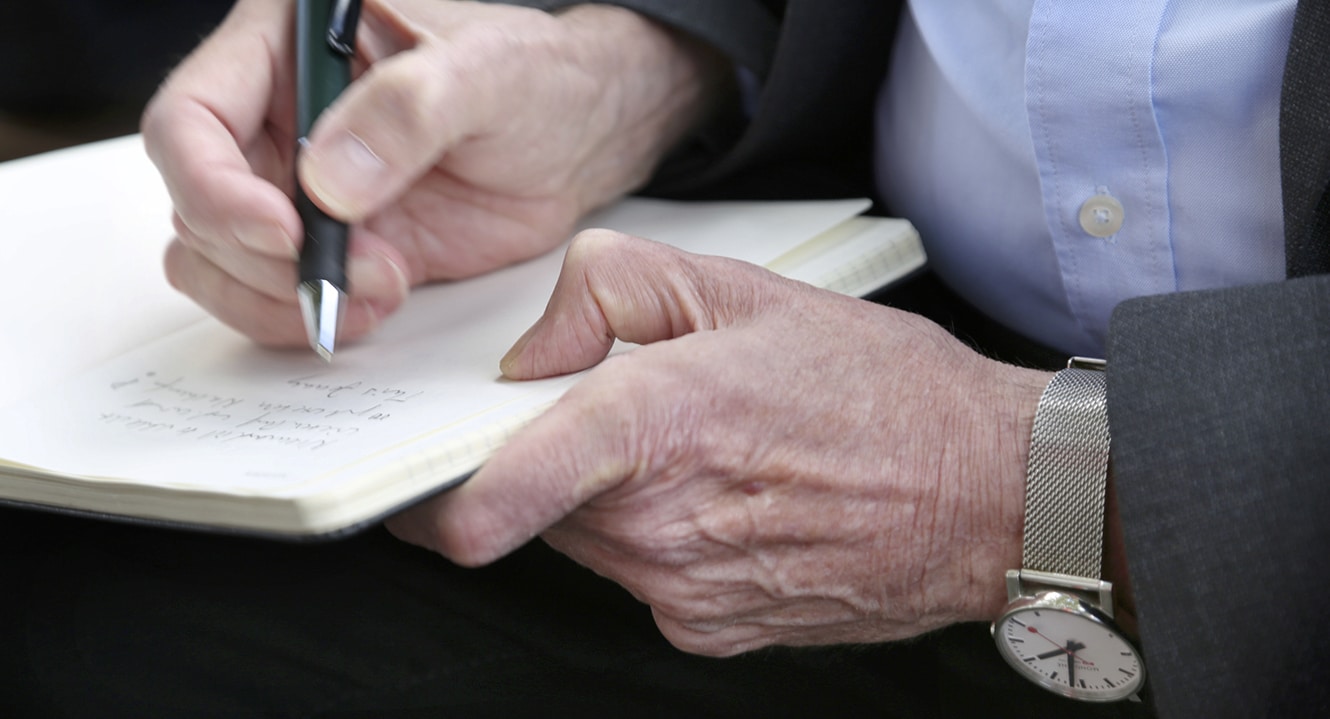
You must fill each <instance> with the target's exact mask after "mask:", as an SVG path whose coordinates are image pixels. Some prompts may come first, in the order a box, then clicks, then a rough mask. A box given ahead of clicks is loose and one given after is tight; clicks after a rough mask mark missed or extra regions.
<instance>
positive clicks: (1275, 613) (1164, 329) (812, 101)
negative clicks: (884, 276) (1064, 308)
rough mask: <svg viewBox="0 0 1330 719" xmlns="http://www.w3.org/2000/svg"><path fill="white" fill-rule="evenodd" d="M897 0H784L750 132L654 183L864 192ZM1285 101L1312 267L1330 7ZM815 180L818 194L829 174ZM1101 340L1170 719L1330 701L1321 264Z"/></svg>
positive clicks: (1327, 168) (739, 43) (675, 188)
mask: <svg viewBox="0 0 1330 719" xmlns="http://www.w3.org/2000/svg"><path fill="white" fill-rule="evenodd" d="M736 4H740V3H736ZM633 5H634V6H636V7H637V8H638V9H642V10H645V11H647V12H652V11H653V10H652V8H653V7H655V6H666V5H670V3H669V2H665V1H662V2H657V3H648V2H642V0H637V1H636V2H634V3H633ZM896 11H897V7H896V4H895V3H883V2H870V1H867V0H866V1H864V2H836V3H820V2H812V1H811V0H792V1H791V2H789V3H787V7H785V8H784V18H783V19H784V22H783V24H782V30H781V35H780V43H779V44H778V46H777V50H776V54H775V57H774V59H773V60H771V61H770V62H769V63H768V66H769V67H770V68H771V69H770V72H769V73H768V74H767V75H766V76H765V83H766V84H765V91H764V93H763V96H762V98H761V102H760V105H759V107H758V110H757V114H756V115H755V117H754V118H753V121H752V125H751V127H750V128H749V129H748V132H747V134H745V135H744V136H743V137H742V138H741V139H740V140H739V141H738V142H737V144H736V145H735V146H734V147H733V148H732V150H731V151H730V153H729V154H728V155H725V156H722V157H720V158H719V159H717V160H715V161H714V162H713V163H712V164H711V167H710V169H709V170H708V171H706V172H704V173H702V174H700V175H697V177H700V178H701V180H700V181H698V182H695V183H694V184H671V183H668V182H666V183H662V184H660V185H658V186H657V188H658V189H660V190H663V191H666V192H675V193H679V192H682V193H684V194H688V193H692V192H697V191H698V190H699V188H700V187H705V188H708V189H709V191H711V192H720V193H722V194H723V193H725V192H727V188H729V187H737V188H740V189H739V190H738V191H739V192H740V193H743V192H745V191H747V190H748V189H749V188H751V187H752V186H753V185H752V183H751V181H750V173H753V172H756V173H757V174H759V175H761V176H764V177H768V178H770V177H773V176H775V177H779V178H781V179H780V180H778V181H777V182H784V183H788V184H785V185H784V186H783V189H784V191H785V192H786V193H790V194H799V192H800V191H801V190H802V189H803V188H801V187H800V185H799V183H798V181H797V180H795V179H793V178H795V177H797V176H798V175H799V171H800V170H801V169H802V168H804V167H805V166H807V165H808V164H813V165H819V163H823V162H824V161H830V162H831V163H832V164H833V170H832V174H833V175H835V173H841V174H840V175H839V176H838V178H839V179H840V180H842V181H844V183H845V184H847V185H848V186H849V187H850V188H851V189H854V188H855V185H856V183H859V182H861V181H862V176H861V175H859V174H857V172H856V171H857V170H858V169H859V166H858V165H857V164H856V162H855V156H856V154H857V156H858V157H859V158H867V157H869V156H870V152H871V150H870V147H871V144H870V140H869V138H868V137H867V136H866V133H867V132H868V128H866V127H863V126H860V125H858V124H855V123H847V122H846V121H845V119H844V114H845V113H859V114H861V115H862V116H864V117H868V116H871V109H870V105H869V103H870V102H871V97H872V92H873V91H874V90H876V89H877V87H878V83H880V81H881V74H880V70H881V67H882V65H881V63H882V62H884V61H885V60H886V58H887V55H888V49H887V48H888V38H889V37H890V35H889V34H888V30H889V28H890V27H891V25H892V19H893V17H894V15H895V13H896ZM662 19H664V20H666V21H668V22H675V23H676V24H679V25H680V26H681V27H683V28H684V29H687V30H690V31H695V30H696V29H697V26H696V25H695V24H691V23H690V22H689V21H687V20H680V19H679V18H678V17H677V16H675V17H672V18H662ZM707 32H708V35H709V37H711V38H724V41H725V42H728V43H730V44H731V45H730V46H728V47H729V52H730V55H731V57H734V58H736V59H737V58H742V57H745V56H746V54H748V52H749V51H745V50H741V49H739V48H742V47H744V46H745V44H746V43H753V42H754V38H753V37H751V36H749V35H748V34H747V33H746V32H745V29H744V28H742V27H731V28H728V29H726V30H725V31H722V30H720V29H717V28H715V27H711V28H709V29H708V31H707ZM847 57H848V58H855V61H854V62H847V60H846V58H847ZM861 74H862V75H861ZM863 75H870V76H871V81H862V80H861V76H863ZM851 76H853V77H851ZM1281 110H1282V112H1281V154H1282V162H1283V192H1284V218H1285V226H1286V237H1287V245H1288V251H1287V260H1288V265H1289V272H1290V275H1291V276H1299V275H1318V273H1325V272H1327V271H1328V270H1330V193H1327V192H1326V190H1327V184H1328V183H1330V3H1326V2H1320V1H1319V0H1317V1H1315V2H1312V1H1308V0H1304V2H1303V3H1301V5H1300V7H1299V8H1298V12H1297V18H1296V21H1295V27H1294V31H1293V39H1292V42H1291V44H1290V51H1289V59H1288V67H1287V72H1286V75H1285V78H1284V83H1283V99H1282V107H1281ZM823 122H826V123H829V124H827V125H823V124H822V123H823ZM771 166H781V167H782V168H783V169H794V170H795V172H794V174H793V175H791V174H781V173H779V172H776V173H774V174H773V172H772V171H771V170H770V167H771ZM808 176H809V177H812V178H815V179H816V180H817V182H818V183H819V184H818V185H817V187H815V188H814V191H815V192H816V191H821V190H823V189H825V186H824V185H822V184H820V183H822V182H823V181H824V180H825V177H826V175H825V174H823V173H821V172H818V171H814V172H812V173H809V174H808ZM703 183H705V184H703ZM830 186H832V187H837V186H840V185H837V184H835V183H832V184H831V185H830ZM766 189H768V190H769V189H771V188H770V187H768V188H766ZM858 190H859V191H860V192H864V193H867V192H869V189H868V186H867V185H859V186H858ZM888 210H889V208H888ZM925 240H927V238H925ZM1109 347H1110V349H1109V352H1108V359H1109V367H1110V369H1109V404H1110V419H1111V426H1112V435H1113V465H1114V473H1115V482H1116V486H1117V490H1118V493H1119V499H1120V502H1121V504H1122V513H1123V518H1124V521H1125V523H1126V524H1125V529H1126V536H1127V549H1128V554H1129V559H1130V566H1131V572H1132V577H1133V581H1134V584H1135V588H1136V593H1137V598H1138V602H1139V612H1140V618H1141V622H1142V627H1143V630H1144V644H1145V650H1146V654H1147V663H1148V666H1149V668H1150V670H1151V674H1152V678H1151V681H1150V686H1151V692H1152V694H1153V695H1154V697H1155V700H1156V703H1157V706H1158V708H1159V710H1160V713H1161V715H1163V716H1169V717H1191V716H1198V717H1199V716H1205V717H1220V716H1262V715H1266V716H1294V715H1298V716H1303V715H1307V716H1310V715H1318V714H1319V715H1330V688H1328V687H1330V662H1328V661H1327V659H1330V657H1328V656H1327V653H1328V652H1330V649H1327V647H1330V635H1328V632H1330V629H1327V626H1330V620H1328V619H1327V616H1326V614H1327V613H1326V612H1325V611H1324V610H1321V609H1319V607H1320V605H1321V604H1322V603H1323V601H1324V600H1323V599H1322V598H1323V597H1324V596H1325V593H1326V592H1325V590H1327V589H1330V529H1327V528H1328V527H1330V426H1328V423H1327V420H1328V419H1330V410H1327V407H1330V359H1327V358H1330V277H1327V276H1325V275H1324V274H1319V275H1318V276H1312V277H1308V278H1306V279H1303V280H1299V281H1296V282H1295V281H1288V282H1284V283H1277V284H1272V285H1267V286H1263V287H1248V288H1239V289H1233V290H1226V291H1215V292H1206V293H1184V294H1177V295H1172V296H1164V297H1153V298H1143V299H1140V300H1136V301H1132V302H1128V303H1125V304H1124V306H1122V307H1121V308H1119V310H1118V311H1117V312H1116V313H1115V316H1114V320H1113V323H1112V326H1111V335H1110V342H1109Z"/></svg>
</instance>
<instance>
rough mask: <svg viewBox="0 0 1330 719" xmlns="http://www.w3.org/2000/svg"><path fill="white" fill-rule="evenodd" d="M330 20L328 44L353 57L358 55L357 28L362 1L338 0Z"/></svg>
mask: <svg viewBox="0 0 1330 719" xmlns="http://www.w3.org/2000/svg"><path fill="white" fill-rule="evenodd" d="M336 3H337V4H336V5H333V10H332V17H331V18H330V19H329V20H328V44H329V45H331V46H332V49H333V50H336V51H337V52H339V53H341V54H342V55H345V56H347V57H351V56H352V55H355V54H356V26H357V25H358V24H360V0H336Z"/></svg>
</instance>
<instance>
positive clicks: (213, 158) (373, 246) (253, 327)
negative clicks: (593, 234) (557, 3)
mask: <svg viewBox="0 0 1330 719" xmlns="http://www.w3.org/2000/svg"><path fill="white" fill-rule="evenodd" d="M293 5H294V3H293V2H292V0H241V1H240V2H239V3H237V5H236V6H235V8H234V9H233V11H232V12H231V14H230V15H229V16H228V17H227V19H226V21H225V22H224V23H223V24H222V25H221V27H219V29H218V30H217V31H216V32H215V33H214V34H213V35H212V36H211V37H209V38H208V39H207V41H205V42H204V43H203V44H202V45H201V46H200V47H199V48H198V49H197V50H196V51H195V52H194V53H193V54H192V55H191V56H190V57H189V58H188V59H187V60H186V61H185V62H184V63H183V64H182V65H181V66H180V67H179V68H178V69H177V70H176V71H175V72H174V73H173V74H172V75H171V77H170V78H169V79H168V81H167V82H166V83H165V85H164V86H163V87H162V89H161V90H160V91H159V92H158V94H157V95H156V97H155V98H154V99H153V101H152V102H151V103H150V105H149V107H148V109H147V111H146V112H145V114H144V118H143V132H144V138H145V141H146V144H147V148H148V152H149V155H150V156H151V158H152V159H153V161H154V162H155V163H156V164H157V167H158V168H159V170H160V171H161V173H162V176H163V179H164V180H165V182H166V185H167V187H168V189H169V190H170V193H171V197H172V200H173V204H174V206H175V227H176V231H177V234H178V239H177V240H176V241H175V242H174V243H172V244H171V246H170V248H169V250H168V252H167V256H166V272H167V276H168V278H169V279H170V281H171V282H172V284H173V285H175V286H176V287H177V288H179V289H181V290H182V291H183V292H185V293H186V294H188V295H189V296H190V297H192V298H193V299H195V300H196V301H197V302H199V303H200V304H201V305H203V306H204V307H205V308H206V309H208V310H209V311H211V312H212V313H213V314H215V315H217V316H218V317H220V318H221V319H222V320H224V321H226V322H227V323H229V324H231V325H232V326H234V327H236V328H238V329H240V330H241V331H243V332H245V333H247V334H249V335H250V336H252V337H254V338H255V339H256V340H258V341H260V342H262V343H265V344H273V345H290V346H299V345H301V344H302V343H303V342H304V334H303V329H302V326H301V322H300V317H299V310H298V308H297V305H296V299H295V297H296V296H295V289H294V288H295V286H296V279H295V277H296V271H295V263H294V258H295V257H296V253H297V251H298V247H299V245H300V242H301V240H300V238H301V237H302V236H303V235H302V231H301V227H300V222H299V219H298V217H297V215H296V212H295V209H294V206H293V204H292V202H291V200H290V196H291V195H292V190H293V182H294V177H295V174H296V168H295V167H294V165H295V163H296V158H295V152H294V150H295V144H296V138H295V137H294V135H293V123H294V117H293V115H294V110H293V92H294V90H293V77H292V74H293V68H292V61H291V58H292V56H293V54H294V53H293V52H292V47H291V43H292V42H293V40H292V37H291V36H292V31H291V19H292V14H293ZM357 45H358V47H357V56H356V72H357V79H356V80H355V81H354V82H353V83H352V85H351V87H349V88H348V89H347V91H346V92H345V93H343V95H342V97H341V98H340V100H339V101H338V102H337V103H335V104H334V105H333V106H332V107H331V108H329V110H328V111H327V112H326V113H325V114H324V115H323V116H322V117H321V118H320V119H319V121H318V122H317V123H316V124H315V126H314V128H313V130H312V131H311V133H310V137H309V142H310V144H309V147H308V149H307V150H305V151H304V152H302V153H301V158H300V161H299V162H300V166H299V174H300V179H301V182H302V183H303V185H304V186H305V188H306V189H307V190H308V191H309V193H310V194H311V195H312V197H313V199H314V200H315V202H316V203H318V204H320V205H321V206H322V207H323V208H324V209H325V210H326V211H328V212H329V213H330V214H331V215H333V216H335V217H337V218H339V219H342V220H345V221H348V222H351V223H354V228H353V231H352V236H351V244H350V256H349V262H348V274H349V284H350V292H351V299H352V302H351V304H350V306H349V307H348V311H347V314H346V316H345V317H344V321H343V327H342V335H343V336H345V337H347V338H354V337H356V336H358V335H363V334H364V333H366V332H368V331H370V330H371V329H372V328H373V326H374V325H375V324H376V323H377V321H379V320H380V319H381V318H382V317H383V316H385V315H386V314H388V313H390V312H392V311H393V310H394V309H395V308H396V307H398V306H399V305H400V304H401V303H402V302H403V301H404V299H405V297H406V295H407V293H408V290H409V287H410V286H412V285H416V284H419V283H422V282H429V281H433V280H442V279H450V278H457V277H465V276H469V275H474V274H478V273H482V272H485V271H488V270H491V269H493V268H495V267H499V266H502V265H505V264H508V263H511V262H515V261H518V260H521V259H525V258H527V257H531V256H533V255H536V254H539V253H542V252H545V251H546V250H548V249H550V248H551V247H553V246H555V245H556V244H558V243H560V242H562V241H563V240H564V239H566V238H567V236H568V234H569V232H570V231H571V228H572V226H573V224H574V223H575V222H576V220H577V219H578V218H579V217H580V216H581V215H583V214H584V213H585V212H587V211H588V210H589V209H592V208H594V207H596V206H598V205H601V204H604V203H606V202H608V201H610V200H612V199H613V198H616V197H618V196H619V195H621V194H623V193H625V192H627V191H628V190H630V189H632V188H634V187H636V186H637V185H639V184H640V183H642V182H643V181H644V180H645V178H646V177H647V176H648V174H649V172H650V170H651V169H652V167H653V165H654V164H655V162H656V161H657V160H658V158H659V157H660V156H661V155H662V154H663V153H664V152H666V151H667V150H668V149H669V147H670V146H671V145H672V144H673V143H674V142H675V141H676V140H677V139H678V138H679V137H680V136H681V135H682V134H683V133H684V132H685V130H686V129H687V128H688V127H689V126H690V125H692V124H693V123H694V122H695V121H696V120H697V119H698V117H699V116H700V114H701V113H702V112H703V109H704V106H705V105H706V99H707V97H709V96H710V95H709V93H710V92H712V91H713V90H714V89H715V88H714V87H713V86H712V84H709V83H710V78H712V77H714V76H720V75H721V74H723V70H724V67H723V63H719V62H717V60H716V58H715V57H714V56H713V55H712V54H711V53H709V52H708V51H705V50H703V49H702V48H700V47H698V46H696V45H695V44H693V43H690V42H686V41H684V40H683V39H681V38H679V37H677V36H675V35H674V34H672V33H670V32H667V31H666V30H664V29H663V28H662V27H661V26H657V25H655V24H653V23H651V22H649V21H646V20H645V19H643V18H641V17H639V16H637V15H635V14H633V13H631V12H628V11H625V10H622V9H619V8H613V7H609V6H603V5H585V6H578V7H575V8H572V9H570V10H568V11H565V12H563V13H562V14H560V15H558V16H554V15H550V14H547V13H543V12H539V11H535V10H531V9H526V8H517V7H512V6H503V5H495V4H489V3H474V2H447V1H444V0H366V2H365V6H364V10H363V13H362V16H361V28H360V31H359V32H358V34H357ZM713 65H720V66H719V67H713Z"/></svg>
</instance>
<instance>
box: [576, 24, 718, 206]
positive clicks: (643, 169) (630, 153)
mask: <svg viewBox="0 0 1330 719" xmlns="http://www.w3.org/2000/svg"><path fill="white" fill-rule="evenodd" d="M557 15H558V18H559V20H560V21H561V22H563V23H565V24H566V27H567V28H568V30H569V32H570V34H571V39H572V41H573V42H574V43H576V44H577V46H578V47H580V48H582V52H584V53H585V56H584V57H585V63H586V67H588V68H589V69H590V71H591V72H593V73H594V74H595V75H596V76H598V77H599V79H600V81H601V84H602V87H604V88H605V90H604V93H603V94H602V103H601V107H600V115H601V117H603V118H605V120H606V122H607V123H608V124H609V126H610V131H609V132H607V133H606V134H605V137H604V146H603V149H602V150H601V155H602V156H604V157H609V158H614V161H613V162H612V163H610V164H611V165H612V166H613V168H614V169H615V170H616V172H615V173H610V174H608V175H607V176H605V177H603V178H600V179H601V180H602V181H600V182H595V181H594V180H595V179H596V178H588V179H590V180H593V181H592V182H590V183H588V185H587V190H588V192H587V193H586V194H587V197H585V198H584V199H585V202H584V203H583V204H584V206H585V207H586V209H591V208H593V207H595V206H597V205H599V204H601V203H602V202H604V201H606V200H607V199H610V198H613V197H617V196H618V195H621V194H623V193H626V192H630V191H632V190H634V189H637V188H639V187H641V186H642V185H644V184H645V183H646V181H647V180H648V179H649V178H650V176H651V174H652V172H653V171H654V169H655V168H656V166H657V165H658V164H659V163H660V161H661V160H662V158H664V157H665V156H666V155H667V154H668V153H669V152H670V151H671V150H672V149H673V148H674V147H676V146H677V145H679V144H680V143H681V142H682V141H683V140H684V139H685V138H687V137H688V136H689V134H690V133H692V132H693V131H695V130H696V129H697V128H698V127H700V126H702V125H703V124H704V123H705V122H706V120H707V119H708V118H709V117H710V116H711V114H712V113H713V112H715V111H716V109H717V108H718V107H720V106H721V105H722V100H723V98H724V97H725V96H726V94H727V93H731V92H733V91H734V88H733V85H734V78H733V72H732V67H731V64H730V62H729V60H728V59H727V58H725V56H724V55H722V54H721V53H720V52H718V51H717V50H715V49H714V48H712V47H711V46H709V45H707V44H706V43H704V42H702V41H700V40H698V39H696V38H694V37H692V36H690V35H688V34H686V33H683V32H680V31H678V30H675V29H673V28H671V27H669V26H668V25H665V24H663V23H660V22H657V21H655V20H652V19H650V18H648V17H646V16H644V15H641V14H639V13H636V12H634V11H631V10H627V9H624V8H620V7H615V6H611V5H599V4H592V3H587V4H578V5H572V6H570V7H567V8H564V9H562V10H560V11H558V12H557Z"/></svg>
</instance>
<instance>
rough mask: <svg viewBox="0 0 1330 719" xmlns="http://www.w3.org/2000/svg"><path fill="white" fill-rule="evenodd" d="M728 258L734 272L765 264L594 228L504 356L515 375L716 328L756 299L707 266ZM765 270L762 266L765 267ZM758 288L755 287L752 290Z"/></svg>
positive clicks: (576, 364) (578, 240) (505, 367)
mask: <svg viewBox="0 0 1330 719" xmlns="http://www.w3.org/2000/svg"><path fill="white" fill-rule="evenodd" d="M717 262H719V263H727V264H729V265H731V267H730V268H729V269H730V271H731V272H733V271H735V270H738V271H741V272H747V271H750V270H758V268H756V267H753V266H751V265H746V264H745V263H741V262H737V261H733V260H723V259H721V258H715V257H705V256H701V255H692V254H689V253H687V252H684V251H682V250H679V249H676V248H674V247H670V246H669V245H664V244H661V243H657V242H651V241H649V240H643V239H640V238H636V237H631V236H629V235H625V234H622V233H619V232H614V231H611V230H587V231H584V232H582V233H580V234H578V235H577V236H576V237H574V238H573V241H572V243H571V244H570V245H569V247H568V252H567V254H566V255H565V256H564V261H563V269H562V270H561V271H560V273H559V280H558V282H557V283H556V284H555V286H554V292H553V294H552V295H551V296H550V301H549V304H548V305H547V306H546V307H545V313H544V314H543V315H542V316H541V317H540V319H539V320H537V321H536V323H535V324H534V325H532V326H531V328H530V329H529V330H527V331H526V333H525V334H523V335H522V337H521V338H520V339H518V340H517V342H516V343H515V344H514V345H513V347H512V349H510V350H508V353H507V354H506V355H504V357H503V359H502V360H500V362H499V368H500V370H501V371H502V372H503V374H504V375H505V376H507V377H509V378H510V379H536V378H540V377H549V376H552V375H559V374H567V373H569V372H576V371H579V370H583V369H586V368H587V367H591V366H593V365H595V364H596V363H597V362H599V361H601V360H602V359H604V358H605V356H606V355H607V354H609V351H610V349H611V348H612V347H613V345H614V341H615V340H616V339H621V340H624V341H626V342H633V343H636V344H647V343H650V342H658V341H660V340H667V339H671V338H674V337H678V336H680V335H684V334H688V333H690V332H696V331H699V330H707V329H715V328H717V327H719V326H722V325H724V324H726V323H728V322H731V321H733V317H734V315H736V314H744V315H746V314H749V311H750V308H751V307H752V304H753V303H752V302H747V301H744V297H745V296H746V295H745V293H742V292H737V291H734V290H735V289H736V288H737V286H738V283H726V288H725V296H724V298H723V301H720V300H721V298H719V297H717V291H718V290H719V289H720V288H719V287H717V286H716V285H717V283H716V282H714V281H711V282H704V281H702V280H703V278H708V277H710V278H719V277H726V276H727V275H726V274H724V273H723V272H717V271H713V270H712V269H708V268H706V267H704V266H705V265H709V264H711V263H717ZM759 271H760V270H759ZM750 294H751V293H750Z"/></svg>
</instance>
